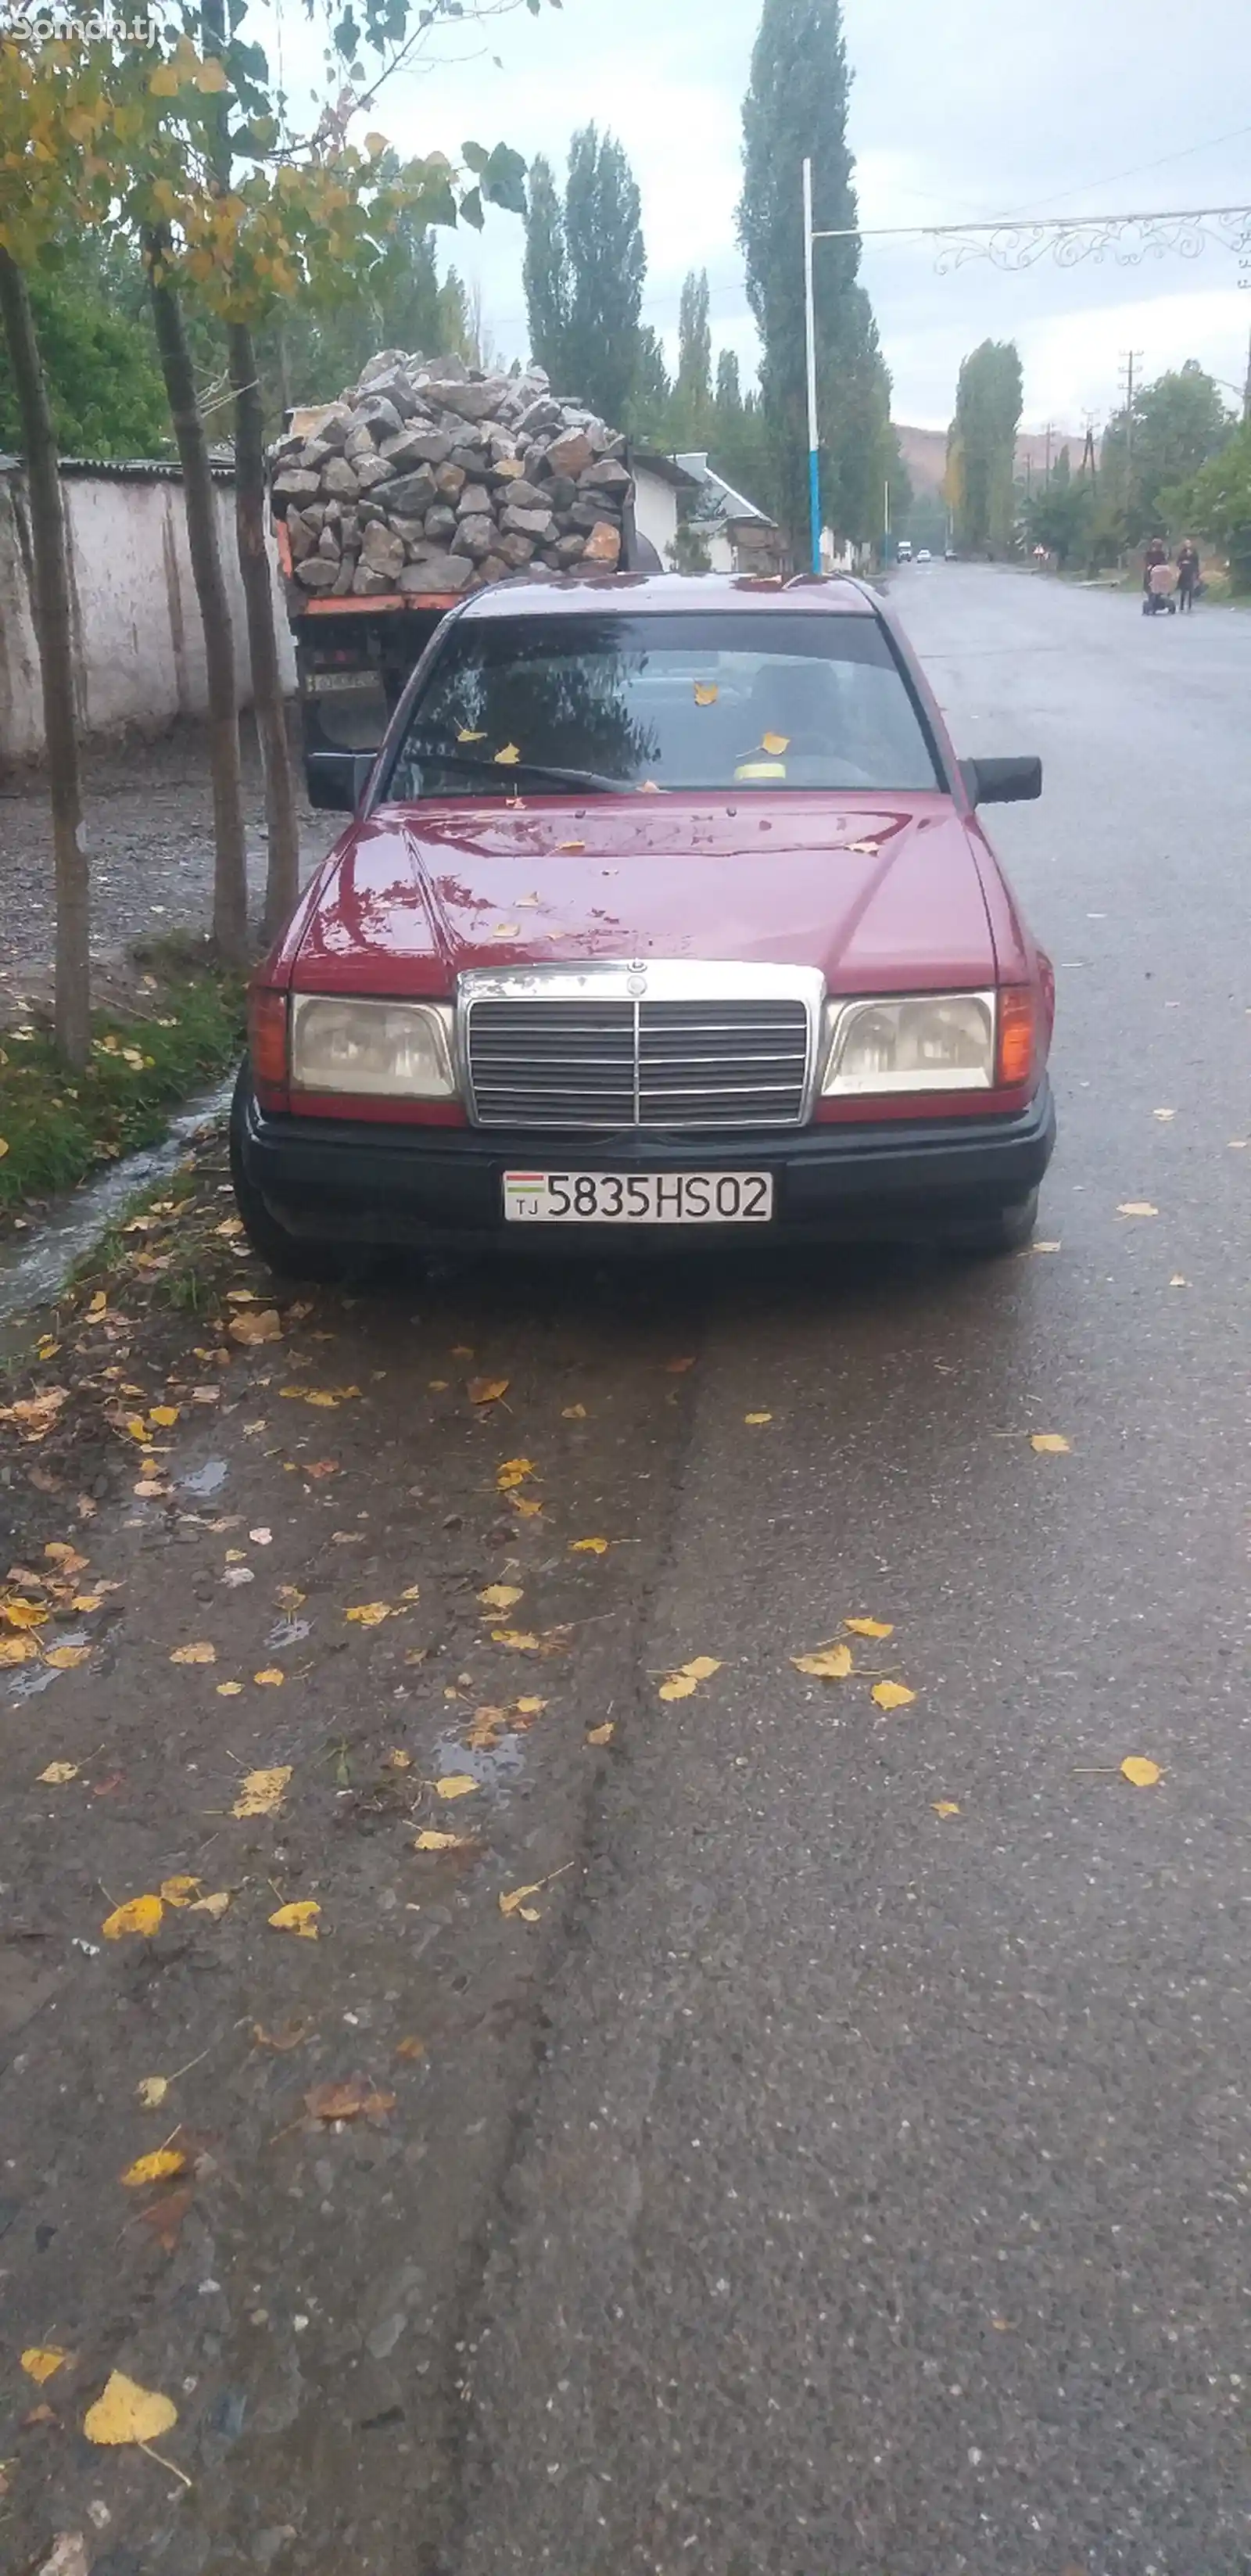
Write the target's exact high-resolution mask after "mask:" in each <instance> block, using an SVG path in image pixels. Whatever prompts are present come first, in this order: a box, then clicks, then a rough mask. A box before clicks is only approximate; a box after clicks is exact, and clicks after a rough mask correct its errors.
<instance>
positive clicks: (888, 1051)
mask: <svg viewBox="0 0 1251 2576" xmlns="http://www.w3.org/2000/svg"><path fill="white" fill-rule="evenodd" d="M826 1026H827V1029H828V1031H829V1047H828V1052H827V1055H826V1063H825V1076H824V1080H823V1081H822V1085H821V1089H822V1092H823V1094H824V1096H825V1098H826V1099H829V1098H830V1097H831V1095H839V1096H841V1097H843V1098H846V1097H848V1096H851V1097H854V1096H855V1095H856V1094H858V1093H862V1092H863V1093H869V1092H891V1091H989V1090H991V1089H992V1087H993V1084H994V1079H995V997H994V994H993V993H933V994H930V993H925V994H919V995H917V996H915V997H914V998H913V999H912V1000H905V1001H880V1002H878V1001H867V1002H831V1003H830V1004H829V1005H828V1006H827V1015H826Z"/></svg>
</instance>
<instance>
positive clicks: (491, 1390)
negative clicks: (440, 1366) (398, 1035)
mask: <svg viewBox="0 0 1251 2576" xmlns="http://www.w3.org/2000/svg"><path fill="white" fill-rule="evenodd" d="M498 936H499V933H498V931H497V933H496V937H497V938H498ZM507 1393H508V1380H507V1378H506V1377H471V1378H470V1380H469V1401H470V1403H471V1404H498V1403H499V1400H500V1397H501V1396H502V1395H507Z"/></svg>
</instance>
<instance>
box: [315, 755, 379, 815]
mask: <svg viewBox="0 0 1251 2576" xmlns="http://www.w3.org/2000/svg"><path fill="white" fill-rule="evenodd" d="M376 757H377V755H376V753H374V752H372V751H310V753H309V755H308V758H307V760H306V762H305V764H304V766H305V774H306V776H307V779H308V801H309V803H310V805H316V806H319V807H321V808H322V809H323V810H324V811H327V812H329V813H332V814H356V813H359V811H360V802H361V798H362V796H363V795H364V793H365V789H366V787H367V786H368V784H369V774H370V771H371V770H372V768H373V765H374V761H375V758H376Z"/></svg>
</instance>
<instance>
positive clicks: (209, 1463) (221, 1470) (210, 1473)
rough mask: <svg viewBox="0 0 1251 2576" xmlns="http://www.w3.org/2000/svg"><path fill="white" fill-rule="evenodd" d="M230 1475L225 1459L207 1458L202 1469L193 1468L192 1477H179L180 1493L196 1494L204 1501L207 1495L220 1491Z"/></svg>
mask: <svg viewBox="0 0 1251 2576" xmlns="http://www.w3.org/2000/svg"><path fill="white" fill-rule="evenodd" d="M229 1474H230V1469H229V1467H228V1466H227V1464H226V1461H225V1459H224V1458H206V1459H205V1461H204V1465H203V1466H202V1467H193V1468H192V1470H191V1473H190V1475H188V1476H180V1477H179V1479H178V1491H179V1493H180V1494H195V1495H197V1496H198V1497H199V1499H200V1500H201V1501H203V1500H204V1499H205V1497H206V1496H207V1495H209V1494H216V1493H218V1492H219V1491H220V1489H221V1487H222V1486H223V1485H224V1484H225V1482H226V1478H227V1476H228V1475H229Z"/></svg>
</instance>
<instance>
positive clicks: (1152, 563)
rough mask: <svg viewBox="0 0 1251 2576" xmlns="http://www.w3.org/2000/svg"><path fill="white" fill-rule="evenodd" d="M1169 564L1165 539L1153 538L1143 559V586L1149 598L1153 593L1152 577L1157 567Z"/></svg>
mask: <svg viewBox="0 0 1251 2576" xmlns="http://www.w3.org/2000/svg"><path fill="white" fill-rule="evenodd" d="M1167 562H1168V547H1167V546H1166V544H1165V542H1164V539H1163V537H1153V538H1152V540H1151V543H1150V545H1149V546H1148V548H1147V551H1146V553H1145V555H1144V556H1143V559H1142V586H1143V591H1144V593H1145V594H1147V595H1148V596H1150V591H1151V575H1152V573H1153V572H1154V571H1155V568H1156V565H1157V564H1162V563H1167Z"/></svg>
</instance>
